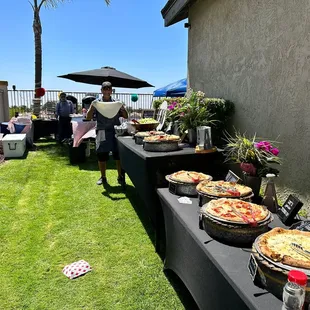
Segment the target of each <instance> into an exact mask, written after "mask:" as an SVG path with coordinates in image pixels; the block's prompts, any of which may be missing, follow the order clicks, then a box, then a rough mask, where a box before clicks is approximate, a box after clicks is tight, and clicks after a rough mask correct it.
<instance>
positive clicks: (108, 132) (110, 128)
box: [86, 82, 128, 185]
mask: <svg viewBox="0 0 310 310" xmlns="http://www.w3.org/2000/svg"><path fill="white" fill-rule="evenodd" d="M101 93H102V98H101V99H100V100H95V101H93V102H92V103H91V105H90V108H89V109H88V111H87V115H86V119H87V120H91V119H92V116H93V113H94V112H95V113H96V120H97V127H96V134H97V137H96V152H97V158H98V166H99V170H100V173H101V177H100V178H99V180H98V181H97V185H102V184H106V183H107V178H106V162H107V160H108V159H109V153H110V152H112V154H113V158H114V160H115V161H116V167H117V172H118V178H117V181H118V183H119V184H121V185H124V184H125V177H124V176H123V175H122V169H121V163H120V158H119V153H118V146H117V140H116V137H115V129H114V126H115V125H117V126H119V125H120V120H119V118H120V117H123V118H126V119H127V118H128V113H127V111H126V109H125V108H124V106H123V105H121V106H120V108H119V109H118V108H117V109H118V110H116V111H115V112H113V113H112V114H111V115H109V117H106V116H104V115H102V114H101V113H100V111H99V108H98V106H97V108H96V104H97V103H98V101H103V102H105V103H104V104H109V103H108V102H114V101H115V100H113V99H112V97H111V94H112V84H111V83H110V82H103V83H102V87H101ZM99 103H100V102H99ZM114 113H115V114H114Z"/></svg>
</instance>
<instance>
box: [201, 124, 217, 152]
mask: <svg viewBox="0 0 310 310" xmlns="http://www.w3.org/2000/svg"><path fill="white" fill-rule="evenodd" d="M197 144H198V147H199V149H204V150H209V149H212V147H213V145H212V136H211V127H209V126H200V127H197Z"/></svg>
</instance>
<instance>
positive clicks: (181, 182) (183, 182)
mask: <svg viewBox="0 0 310 310" xmlns="http://www.w3.org/2000/svg"><path fill="white" fill-rule="evenodd" d="M206 175H207V176H208V177H209V179H208V181H212V180H213V177H212V176H211V175H208V174H206ZM166 180H167V181H169V182H174V183H179V184H191V185H195V186H197V185H198V184H199V183H200V182H202V181H205V180H207V179H204V180H201V181H198V182H186V181H176V180H173V179H171V174H169V175H166ZM196 195H197V191H196Z"/></svg>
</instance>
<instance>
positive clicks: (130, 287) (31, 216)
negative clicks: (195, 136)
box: [0, 140, 187, 310]
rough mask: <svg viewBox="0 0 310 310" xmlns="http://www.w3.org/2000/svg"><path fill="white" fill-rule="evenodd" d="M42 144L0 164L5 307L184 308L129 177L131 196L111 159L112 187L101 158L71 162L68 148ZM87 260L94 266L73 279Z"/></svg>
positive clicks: (0, 279) (1, 298)
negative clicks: (74, 268)
mask: <svg viewBox="0 0 310 310" xmlns="http://www.w3.org/2000/svg"><path fill="white" fill-rule="evenodd" d="M37 146H38V150H37V151H36V152H29V153H28V156H27V158H26V159H23V160H20V159H15V160H8V161H6V162H5V163H3V164H1V165H0V249H1V251H0V265H1V269H0V270H1V271H0V287H1V290H0V309H2V310H3V309H49V310H52V309H55V310H56V309H57V310H62V309H68V310H74V309H108V310H112V309H184V307H185V306H184V305H183V304H185V303H184V300H182V297H179V296H178V294H177V293H179V292H178V290H177V289H176V290H175V289H174V288H173V286H172V285H171V279H169V277H166V275H165V274H164V273H163V271H162V268H163V263H162V261H161V259H160V258H159V256H158V255H157V254H156V253H155V252H154V246H153V244H152V240H151V239H152V231H151V230H149V228H148V226H147V225H145V223H147V220H146V219H145V218H143V216H142V215H141V214H140V213H139V212H138V211H137V210H138V208H137V206H138V205H139V198H138V196H137V193H136V191H135V188H134V187H133V186H132V184H131V183H130V181H129V180H128V178H127V183H128V187H127V191H126V195H125V194H124V193H123V192H122V190H121V188H120V187H119V186H118V184H117V182H116V178H117V175H116V171H115V170H114V169H113V170H112V169H111V168H114V167H113V166H112V162H111V166H112V167H111V166H110V167H109V168H110V169H109V170H108V172H107V177H108V180H109V184H110V186H109V187H107V188H106V190H105V189H104V188H103V187H102V186H97V185H96V181H97V179H98V177H99V173H98V170H97V163H96V160H95V158H94V157H92V158H90V159H89V160H88V161H87V163H85V164H82V165H80V166H71V165H69V161H68V155H67V149H66V148H65V147H64V146H58V145H56V144H55V143H54V142H48V141H46V142H45V141H44V140H43V142H41V143H38V144H37ZM141 219H142V221H141ZM142 223H144V225H145V226H143V224H142ZM80 259H84V260H86V261H87V262H89V263H90V265H91V266H92V268H93V270H92V271H91V272H90V273H88V274H86V275H85V276H83V277H80V278H77V279H75V280H69V279H68V278H66V277H65V276H64V275H63V274H62V268H63V267H64V266H65V265H66V264H69V263H72V262H74V261H77V260H80ZM172 284H173V283H172ZM179 295H180V294H179ZM181 300H182V301H183V303H182V301H181ZM186 308H187V307H186Z"/></svg>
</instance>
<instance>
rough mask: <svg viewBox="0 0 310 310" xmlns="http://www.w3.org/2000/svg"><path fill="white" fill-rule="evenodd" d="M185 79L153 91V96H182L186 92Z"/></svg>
mask: <svg viewBox="0 0 310 310" xmlns="http://www.w3.org/2000/svg"><path fill="white" fill-rule="evenodd" d="M186 88H187V79H182V80H179V81H177V82H174V83H171V84H169V85H167V86H165V87H161V88H158V89H156V90H155V91H154V93H153V96H154V97H183V96H184V95H185V93H186Z"/></svg>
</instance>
